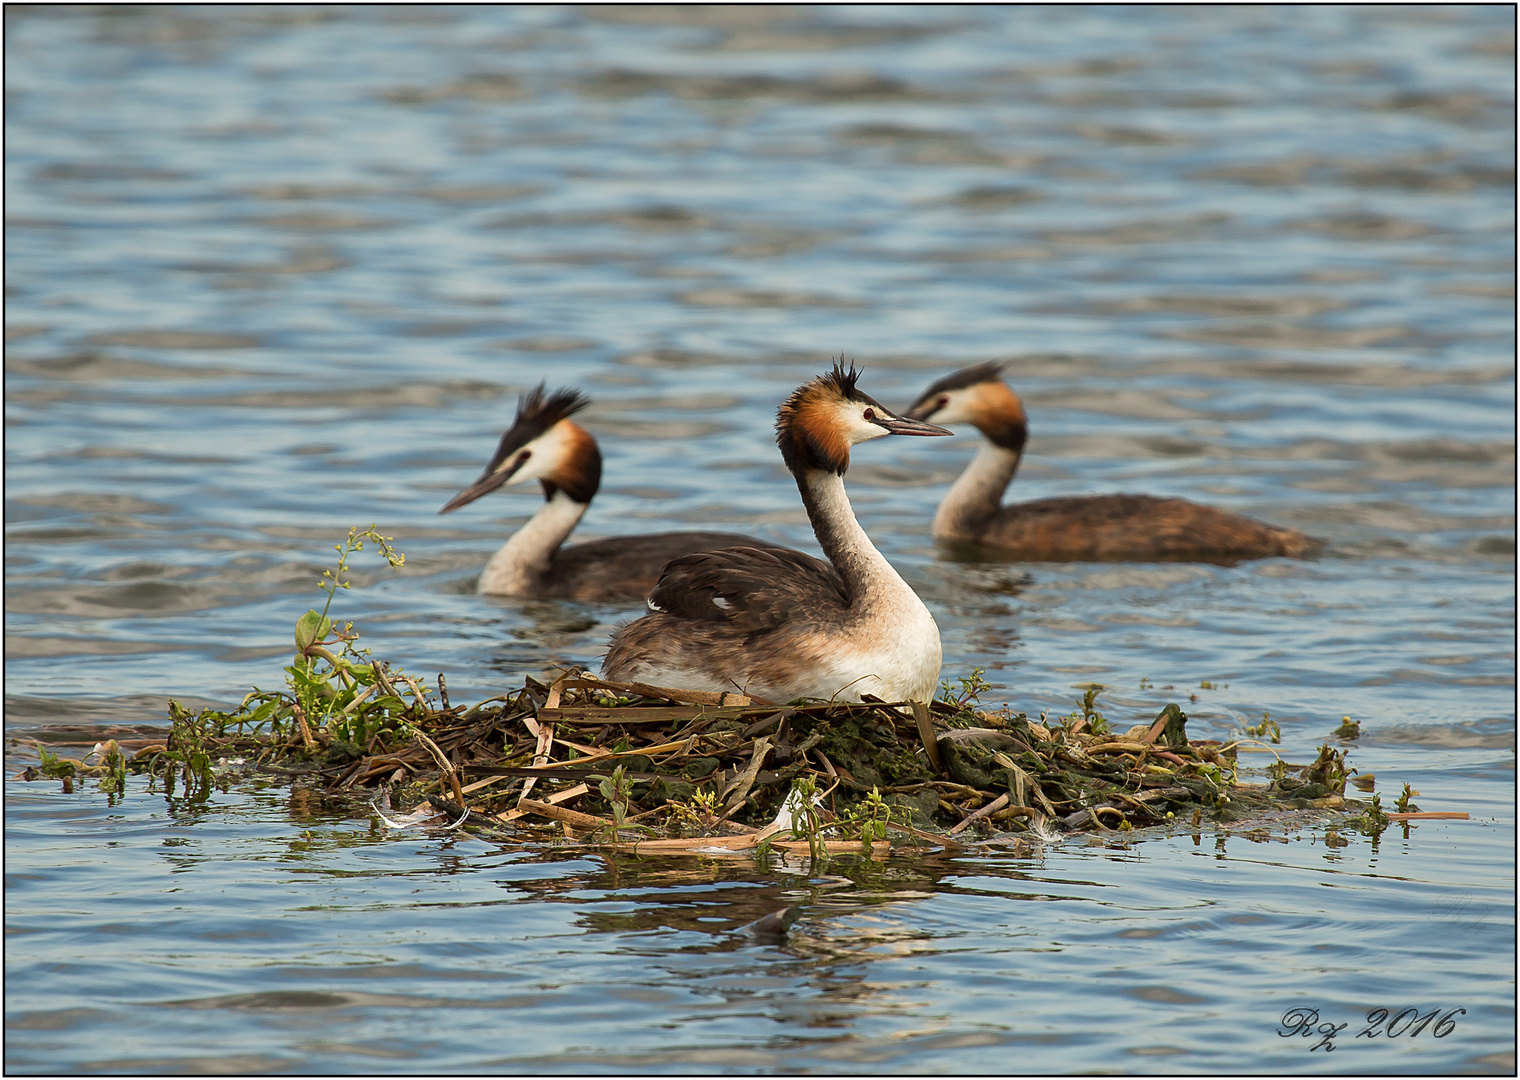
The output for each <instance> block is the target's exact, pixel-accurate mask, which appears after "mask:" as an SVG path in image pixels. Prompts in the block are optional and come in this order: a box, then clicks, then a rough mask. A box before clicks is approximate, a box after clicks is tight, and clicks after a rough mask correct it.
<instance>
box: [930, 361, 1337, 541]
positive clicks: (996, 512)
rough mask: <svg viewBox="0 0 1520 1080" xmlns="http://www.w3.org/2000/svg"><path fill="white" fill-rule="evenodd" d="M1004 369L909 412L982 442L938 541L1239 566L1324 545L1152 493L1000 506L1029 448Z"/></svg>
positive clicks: (979, 373) (942, 389) (972, 374)
mask: <svg viewBox="0 0 1520 1080" xmlns="http://www.w3.org/2000/svg"><path fill="white" fill-rule="evenodd" d="M1000 372H1001V365H999V364H996V363H992V364H979V365H977V366H976V367H969V368H966V369H964V370H962V371H957V372H956V373H955V374H954V375H948V376H946V377H945V378H943V379H941V380H939V381H938V382H937V383H935V384H934V385H932V386H930V387H929V389H927V390H925V391H924V393H923V395H922V396H921V397H920V398H919V399H918V400H917V401H916V402H914V403H913V407H912V408H910V409H909V410H908V411H907V413H906V415H908V416H911V417H913V418H914V419H917V420H930V419H932V420H935V421H937V422H939V423H941V424H963V423H966V424H974V425H975V426H976V428H977V430H978V431H980V432H981V433H982V435H983V436H984V438H985V440H986V441H985V442H983V443H982V447H981V449H980V450H978V451H977V454H976V457H974V458H972V459H971V464H970V465H968V466H967V467H966V471H965V472H963V473H962V474H961V475H960V479H958V480H956V482H955V483H954V484H953V485H952V486H951V488H950V491H949V493H948V494H947V495H946V496H945V498H944V501H943V502H941V503H940V504H939V510H938V511H936V512H935V515H934V525H933V527H932V530H931V531H932V533H933V535H934V538H935V539H936V540H960V541H972V542H974V543H978V544H983V545H986V546H987V547H989V548H996V549H998V552H999V554H1003V555H1005V556H1006V557H1008V558H1013V559H1021V560H1028V561H1035V562H1038V561H1089V562H1117V561H1142V562H1151V561H1186V562H1237V561H1239V560H1242V559H1261V558H1267V557H1268V556H1272V555H1288V556H1295V557H1296V556H1300V555H1303V554H1304V553H1305V552H1307V551H1309V550H1310V549H1312V548H1314V547H1316V546H1318V545H1317V542H1316V541H1314V540H1312V539H1311V538H1309V537H1307V536H1305V535H1304V534H1303V533H1301V532H1298V531H1297V530H1295V529H1280V528H1278V527H1277V526H1275V525H1267V524H1264V523H1262V522H1260V521H1255V520H1253V519H1251V518H1248V517H1245V516H1243V515H1241V514H1233V513H1231V512H1229V511H1228V510H1217V509H1215V508H1214V507H1212V506H1202V505H1200V504H1198V503H1195V502H1189V501H1188V500H1187V499H1175V498H1158V497H1157V496H1154V495H1077V496H1070V497H1066V498H1055V499H1037V500H1035V501H1033V502H1024V503H1011V504H1009V505H1007V506H1003V505H1000V503H1001V500H1002V498H1003V492H1004V490H1005V489H1006V488H1007V487H1008V484H1009V482H1010V481H1011V480H1012V479H1013V474H1014V472H1015V471H1017V469H1018V467H1019V460H1020V458H1021V457H1022V456H1023V454H1024V442H1025V439H1026V438H1027V436H1028V421H1027V419H1026V418H1025V416H1024V405H1023V403H1022V402H1021V401H1019V396H1018V395H1017V394H1015V393H1014V392H1013V391H1012V390H1011V389H1009V387H1008V384H1007V383H1005V382H1004V381H1003V379H1002V377H1001V374H1000Z"/></svg>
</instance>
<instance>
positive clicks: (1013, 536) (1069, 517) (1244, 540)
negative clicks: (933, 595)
mask: <svg viewBox="0 0 1520 1080" xmlns="http://www.w3.org/2000/svg"><path fill="white" fill-rule="evenodd" d="M975 539H977V540H978V541H980V542H981V543H983V544H988V545H991V546H994V547H998V548H1001V549H1004V550H1006V551H1010V552H1016V553H1017V554H1019V555H1020V556H1021V557H1023V558H1026V559H1040V560H1046V559H1048V560H1151V559H1156V560H1170V559H1186V560H1192V559H1221V560H1226V561H1229V560H1236V559H1251V558H1262V557H1264V556H1269V555H1301V554H1303V553H1304V552H1306V551H1308V550H1309V549H1310V548H1312V547H1313V546H1314V541H1313V540H1311V539H1310V538H1309V537H1307V536H1305V535H1304V534H1303V533H1301V532H1298V531H1296V530H1294V529H1283V528H1278V527H1276V526H1273V525H1267V524H1264V523H1263V522H1260V521H1255V520H1253V519H1251V518H1248V517H1245V516H1244V515H1242V514H1234V513H1231V512H1230V511H1228V510H1219V509H1216V508H1214V507H1212V506H1203V505H1201V504H1199V503H1195V502H1189V501H1188V500H1187V499H1167V498H1160V497H1157V496H1154V495H1096V496H1070V497H1066V498H1056V499H1039V500H1036V501H1034V502H1026V503H1015V504H1012V505H1010V506H1004V507H1002V508H1000V509H999V511H998V512H997V513H996V514H995V515H994V516H993V518H992V520H991V521H989V522H988V523H987V524H986V526H985V527H984V528H983V529H982V530H980V532H979V535H978V536H977V537H976V538H975Z"/></svg>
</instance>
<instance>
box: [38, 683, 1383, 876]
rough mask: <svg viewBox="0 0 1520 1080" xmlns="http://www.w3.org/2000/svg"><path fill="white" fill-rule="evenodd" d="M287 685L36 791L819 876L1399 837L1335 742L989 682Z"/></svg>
mask: <svg viewBox="0 0 1520 1080" xmlns="http://www.w3.org/2000/svg"><path fill="white" fill-rule="evenodd" d="M286 670H287V672H289V673H290V674H291V679H290V680H289V689H288V690H286V691H277V692H255V693H253V694H250V695H249V696H248V698H247V699H245V700H244V702H243V703H242V704H241V706H240V707H239V708H237V709H235V710H233V711H230V712H219V711H216V710H210V709H208V710H203V711H201V712H198V713H192V712H190V711H189V710H186V709H184V708H182V707H180V706H179V705H178V704H177V703H175V702H171V703H170V719H171V721H172V726H171V728H170V731H169V733H168V736H167V738H163V737H162V732H160V733H159V735H158V736H157V737H154V736H152V735H149V736H148V737H147V738H143V737H141V735H142V734H143V733H137V734H139V737H138V738H136V739H127V738H122V739H119V740H108V741H106V742H104V743H102V744H100V745H98V746H97V747H96V750H95V751H94V752H93V753H92V755H86V756H85V758H84V759H83V760H75V759H69V758H61V757H57V756H54V755H52V754H50V753H48V752H47V751H46V749H45V748H43V751H42V761H41V763H40V764H39V765H37V766H35V767H33V768H31V769H28V770H27V773H24V774H23V777H25V778H33V777H35V776H36V775H39V774H40V775H48V776H65V777H72V776H76V775H81V774H85V775H96V776H99V777H100V778H101V783H102V786H114V788H115V790H116V791H117V792H118V793H122V792H124V791H125V778H126V775H127V774H128V773H144V774H148V775H149V776H150V777H151V778H152V779H151V781H150V785H151V786H154V787H156V786H157V785H158V784H159V783H162V784H163V785H164V787H165V788H166V790H167V791H168V793H169V794H171V795H172V794H174V792H175V789H176V785H179V786H180V788H181V794H182V795H187V796H190V797H192V798H194V797H205V796H206V795H208V794H209V793H210V791H211V790H212V789H213V788H214V787H216V786H224V785H225V782H226V776H227V769H226V767H225V766H228V765H231V766H233V767H239V768H244V769H251V770H258V771H264V772H272V773H276V774H279V775H282V776H290V777H304V778H305V779H306V780H307V782H309V783H314V784H318V785H320V786H321V787H323V788H324V789H326V790H327V791H329V792H332V793H339V792H344V791H350V792H356V793H357V792H361V791H365V789H369V791H368V792H367V796H368V798H370V800H371V805H372V807H373V808H374V810H375V812H376V814H377V815H378V816H379V817H380V818H381V819H382V820H383V821H384V822H386V823H387V824H388V825H390V826H393V827H397V828H401V827H407V826H411V825H430V826H437V825H440V824H442V825H446V826H447V827H450V828H464V829H469V830H472V831H480V832H481V833H483V834H485V835H489V836H493V837H501V836H511V837H513V838H515V839H518V840H527V841H536V842H546V843H565V842H568V841H574V842H577V843H588V844H597V845H603V846H608V847H613V848H618V849H627V850H637V851H644V852H657V851H695V852H703V851H712V850H717V849H728V850H745V849H749V848H777V849H782V850H796V851H809V852H811V853H812V854H813V855H815V856H818V855H822V854H824V853H826V852H840V851H861V850H865V851H881V850H886V849H887V848H890V847H894V846H895V847H910V848H914V847H916V848H922V847H923V846H924V845H926V844H927V845H939V846H953V845H955V844H959V843H965V842H967V841H969V840H970V839H971V838H973V837H974V838H978V839H986V838H987V836H988V835H989V834H991V835H993V836H995V837H997V838H999V839H1001V840H1003V841H1006V842H1010V843H1013V844H1015V845H1017V844H1018V843H1019V842H1020V840H1023V839H1049V838H1051V837H1053V836H1054V835H1057V834H1059V833H1061V832H1071V831H1079V830H1091V831H1101V832H1108V831H1113V830H1117V831H1120V832H1123V831H1127V830H1131V829H1138V828H1144V827H1147V826H1155V825H1162V824H1166V823H1168V822H1178V821H1180V822H1182V823H1189V822H1190V823H1191V824H1192V825H1194V826H1197V825H1200V824H1201V823H1202V822H1203V821H1204V820H1209V821H1225V822H1230V821H1238V820H1240V819H1242V818H1246V817H1253V816H1260V815H1262V814H1263V813H1266V812H1270V811H1274V810H1309V809H1313V810H1322V811H1356V810H1360V816H1359V817H1358V819H1357V821H1356V823H1357V824H1360V825H1361V826H1362V827H1365V828H1375V829H1377V830H1378V831H1381V829H1382V828H1383V827H1384V826H1386V824H1387V821H1388V816H1387V815H1384V814H1383V813H1382V811H1381V808H1380V807H1378V806H1377V805H1376V800H1375V798H1374V801H1373V804H1372V805H1371V806H1366V807H1364V806H1363V804H1361V803H1358V802H1357V801H1356V800H1353V799H1348V798H1346V795H1345V790H1346V781H1347V778H1348V773H1350V772H1354V771H1355V770H1350V769H1348V767H1347V764H1346V760H1345V752H1344V751H1341V750H1334V749H1332V748H1331V747H1330V746H1329V745H1325V746H1323V747H1321V748H1320V752H1319V756H1318V758H1317V759H1316V760H1315V761H1313V762H1311V763H1309V764H1307V765H1292V764H1289V763H1287V762H1285V761H1283V760H1282V759H1281V758H1280V757H1276V760H1275V761H1273V762H1272V764H1271V765H1269V766H1268V767H1266V768H1265V769H1255V770H1247V769H1242V768H1241V767H1239V766H1238V764H1237V753H1238V751H1239V750H1240V749H1241V748H1242V746H1243V745H1244V744H1248V743H1250V744H1254V745H1255V746H1256V747H1258V748H1260V747H1263V746H1265V744H1264V743H1262V742H1260V741H1259V740H1256V739H1251V738H1243V739H1240V740H1236V741H1231V742H1221V741H1219V740H1212V739H1209V740H1191V739H1189V738H1188V735H1187V731H1186V723H1187V716H1186V714H1185V713H1184V712H1183V711H1182V709H1181V708H1180V707H1178V706H1177V705H1175V704H1170V705H1167V706H1166V708H1164V709H1163V710H1162V711H1161V713H1160V714H1159V715H1158V716H1157V717H1156V719H1155V721H1154V722H1152V723H1150V724H1141V725H1139V726H1136V727H1132V728H1130V729H1129V730H1127V731H1125V732H1123V733H1122V734H1118V733H1115V732H1112V731H1110V730H1108V722H1107V721H1106V720H1105V719H1104V718H1103V717H1102V716H1101V714H1099V713H1098V712H1097V710H1096V708H1095V706H1094V697H1095V694H1096V692H1097V691H1098V690H1099V689H1100V688H1098V687H1094V688H1092V689H1090V690H1089V691H1088V693H1087V694H1086V695H1085V697H1084V699H1083V701H1082V703H1081V705H1080V706H1079V707H1078V709H1077V710H1076V711H1074V712H1073V713H1072V714H1071V715H1069V716H1066V717H1061V718H1047V717H1042V718H1041V719H1037V720H1031V719H1029V718H1028V717H1027V716H1026V715H1024V714H1023V713H1013V712H1010V711H1008V710H1007V709H1004V710H1002V711H998V712H990V711H984V710H981V709H979V708H977V707H976V704H975V690H976V688H977V687H978V686H981V687H983V688H984V687H985V684H980V683H979V682H978V681H977V676H973V677H972V679H971V680H969V681H963V683H962V686H963V687H970V688H971V692H970V693H967V694H965V695H963V696H962V698H961V700H959V701H957V700H954V698H953V697H947V698H945V699H941V700H937V701H934V702H932V703H931V704H929V705H927V706H925V705H923V704H922V703H919V704H913V703H908V702H883V701H871V700H868V701H863V702H832V701H797V702H792V703H788V704H778V703H772V702H766V701H763V700H760V699H755V698H750V697H745V696H742V695H740V694H717V693H710V692H701V691H685V690H679V689H673V688H668V687H656V686H647V685H643V684H621V683H611V682H605V681H603V680H600V679H597V678H593V677H592V676H590V675H589V674H587V673H585V672H582V671H579V670H570V671H565V672H563V673H561V674H559V675H558V676H557V677H555V678H554V679H553V680H552V681H551V682H548V683H544V682H539V681H537V680H535V679H531V678H529V679H527V680H526V681H525V683H524V685H523V687H522V688H521V689H520V690H518V691H516V692H515V693H512V694H508V695H503V696H500V697H495V698H491V699H488V700H486V701H483V702H480V703H478V704H475V705H470V706H463V705H453V704H451V703H450V701H449V697H448V691H447V686H446V683H445V682H444V680H443V678H442V677H440V678H439V680H438V685H437V687H436V689H435V691H434V692H432V693H429V692H428V691H427V689H426V688H425V687H423V686H422V685H421V684H420V683H419V682H418V681H417V680H415V679H413V678H411V677H409V676H406V675H401V674H400V673H397V672H392V671H390V669H388V668H387V667H385V665H383V664H380V663H378V662H369V663H359V662H356V661H355V660H349V659H340V660H339V662H338V663H337V664H333V665H331V667H330V670H327V671H325V672H324V674H323V676H322V677H320V678H318V677H316V676H315V675H314V672H315V670H316V667H315V666H314V661H312V660H311V658H309V657H308V658H305V662H304V663H303V657H301V656H300V655H298V657H297V662H296V664H295V665H294V666H293V667H291V668H287V669H286ZM979 674H980V673H977V675H978V676H979ZM1266 749H1267V750H1269V751H1270V749H1271V748H1270V747H1266ZM1271 753H1272V754H1273V756H1274V757H1275V756H1276V751H1271ZM91 756H96V757H97V758H98V763H97V764H94V765H91V764H87V762H88V760H89V758H90V757H91ZM213 765H216V766H217V768H213ZM1243 773H1247V774H1250V776H1249V777H1247V776H1243ZM1248 781H1249V782H1248ZM1401 809H1402V807H1401Z"/></svg>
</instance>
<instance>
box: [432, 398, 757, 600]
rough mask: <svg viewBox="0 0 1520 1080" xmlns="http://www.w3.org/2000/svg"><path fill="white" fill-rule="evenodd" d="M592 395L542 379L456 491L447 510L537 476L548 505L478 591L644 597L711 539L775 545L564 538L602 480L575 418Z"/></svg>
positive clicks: (498, 557) (734, 537) (699, 535)
mask: <svg viewBox="0 0 1520 1080" xmlns="http://www.w3.org/2000/svg"><path fill="white" fill-rule="evenodd" d="M588 404H590V401H589V399H587V398H586V397H585V395H583V394H581V393H580V392H579V391H577V390H557V391H555V392H554V393H553V394H550V395H549V396H548V397H547V398H546V397H545V396H544V387H543V385H542V384H540V385H539V386H538V387H537V388H536V389H534V390H530V391H529V392H528V393H526V394H524V395H523V396H522V397H521V398H520V399H519V400H518V402H517V419H516V420H515V421H514V422H513V424H512V427H511V428H510V429H509V430H508V431H507V433H506V434H505V435H503V436H502V437H501V443H500V445H498V446H497V448H496V456H495V457H493V458H491V461H490V464H488V465H487V466H486V471H485V472H483V473H481V474H480V479H478V480H476V481H475V483H474V484H472V485H470V486H469V487H467V488H465V489H464V490H463V491H461V492H460V493H459V494H458V495H455V496H454V497H453V498H452V499H450V500H449V501H448V502H447V503H446V504H444V507H443V509H442V510H440V511H438V512H439V513H440V514H447V513H448V512H449V511H450V510H457V509H459V507H461V506H463V505H465V504H466V503H469V502H474V501H475V500H476V499H478V498H480V497H481V496H482V495H485V494H487V493H488V492H492V491H495V490H496V489H497V488H499V487H502V486H503V485H510V484H521V483H524V482H525V481H528V480H537V481H539V482H540V483H541V484H542V485H543V488H544V505H543V506H542V507H540V508H539V511H538V513H536V514H534V515H533V517H532V519H530V520H529V521H528V523H527V524H526V525H524V526H523V527H522V528H520V529H518V530H517V532H515V533H513V534H512V537H511V539H509V540H508V541H507V542H506V543H505V544H504V545H502V548H501V550H500V551H498V552H497V553H496V554H495V555H493V556H491V561H490V562H488V563H486V568H485V571H484V572H483V573H482V574H481V575H480V583H479V585H477V586H476V592H482V593H497V594H501V595H505V596H528V597H546V598H547V597H564V598H568V599H575V600H642V599H644V598H645V597H646V596H648V595H649V590H650V589H652V588H654V584H655V582H656V581H657V580H659V576H660V571H661V569H663V568H664V566H665V564H666V563H668V562H669V561H670V560H671V559H674V558H675V557H676V556H678V555H685V554H687V553H688V552H692V551H703V550H706V549H708V548H724V547H733V546H735V545H737V544H742V545H746V546H749V547H758V548H769V547H772V546H774V545H772V544H769V543H768V542H766V541H764V540H757V539H755V538H753V537H749V536H741V535H739V534H737V533H723V532H672V533H655V534H653V535H651V536H611V537H608V538H607V539H605V540H593V541H591V542H589V543H585V544H575V545H573V546H571V547H561V546H560V545H561V544H563V543H564V542H565V538H566V537H568V536H569V535H570V533H571V531H572V530H573V529H574V528H575V526H576V524H577V523H578V522H579V521H580V520H581V515H582V514H584V513H585V512H586V508H587V507H588V506H590V505H591V499H592V497H593V496H594V495H595V494H596V491H597V488H598V487H599V486H600V484H601V480H602V455H601V451H599V450H598V449H597V446H596V440H595V439H593V438H592V437H591V433H590V432H588V431H587V430H586V429H585V428H583V427H581V426H580V425H579V424H577V423H575V422H574V421H572V420H571V419H570V417H571V416H572V415H573V414H575V413H577V412H579V411H580V410H581V409H583V408H585V407H586V406H587V405H588Z"/></svg>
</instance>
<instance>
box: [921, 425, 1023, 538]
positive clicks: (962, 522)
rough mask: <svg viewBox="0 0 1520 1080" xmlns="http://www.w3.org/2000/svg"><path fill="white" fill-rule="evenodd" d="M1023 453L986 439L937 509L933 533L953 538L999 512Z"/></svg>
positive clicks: (972, 530) (937, 535)
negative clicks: (1004, 493)
mask: <svg viewBox="0 0 1520 1080" xmlns="http://www.w3.org/2000/svg"><path fill="white" fill-rule="evenodd" d="M1021 456H1022V455H1020V454H1019V453H1017V452H1016V451H1013V450H1005V449H1004V448H1003V447H1001V446H997V445H995V444H994V443H992V442H989V441H988V440H986V439H983V440H982V445H981V448H980V449H979V450H977V452H976V457H974V458H972V459H971V464H970V465H967V466H966V471H965V472H963V473H961V475H960V477H959V479H957V480H956V481H955V483H954V484H952V485H950V490H949V491H948V492H946V493H945V497H944V499H943V500H942V501H941V502H940V504H939V509H938V510H937V511H935V514H934V526H933V528H932V529H931V530H930V531H931V532H932V534H933V535H934V536H936V537H954V536H960V535H963V534H965V533H967V532H968V531H970V532H974V529H973V527H974V526H975V525H977V524H978V523H980V522H983V521H985V520H986V519H987V518H989V517H991V516H992V515H993V514H994V513H996V512H997V510H998V507H999V504H1001V502H1002V501H1003V492H1004V491H1006V490H1007V488H1008V484H1009V481H1011V480H1012V479H1013V474H1014V473H1015V472H1017V471H1018V467H1019V458H1020V457H1021Z"/></svg>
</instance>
